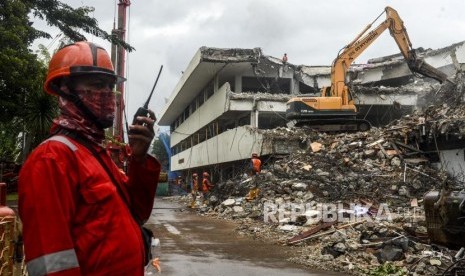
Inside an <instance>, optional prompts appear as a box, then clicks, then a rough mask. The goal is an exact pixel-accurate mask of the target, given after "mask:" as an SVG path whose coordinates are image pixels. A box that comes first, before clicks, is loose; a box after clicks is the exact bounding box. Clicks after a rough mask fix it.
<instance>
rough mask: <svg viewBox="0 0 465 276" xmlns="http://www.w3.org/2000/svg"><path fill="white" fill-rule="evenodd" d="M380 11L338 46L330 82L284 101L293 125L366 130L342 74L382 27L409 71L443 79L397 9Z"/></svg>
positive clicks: (380, 32) (367, 124)
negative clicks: (421, 55) (420, 55)
mask: <svg viewBox="0 0 465 276" xmlns="http://www.w3.org/2000/svg"><path fill="white" fill-rule="evenodd" d="M383 13H386V20H384V21H383V22H382V23H381V24H380V25H379V26H378V27H376V28H375V29H373V30H371V31H369V30H370V29H371V27H372V24H373V23H374V22H375V21H377V20H378V18H379V17H381V15H382V14H383ZM383 13H381V14H380V15H379V16H378V17H377V18H376V19H375V20H374V21H373V22H372V23H371V24H369V25H368V26H367V27H365V29H364V30H363V31H362V32H361V33H360V34H359V35H358V36H357V37H356V38H355V39H354V40H353V41H352V42H350V43H349V44H348V45H347V46H345V47H344V48H342V49H341V51H340V52H339V54H338V55H337V57H336V59H334V61H333V63H332V65H331V86H328V87H323V88H322V89H321V96H319V97H295V98H292V99H290V100H289V101H288V102H287V107H286V108H287V109H286V119H288V120H290V121H292V120H294V123H295V124H294V125H295V126H296V127H301V126H306V127H310V128H312V129H316V130H320V131H357V130H360V131H365V130H368V129H369V128H370V127H371V124H370V122H368V121H366V120H363V119H357V117H356V116H357V108H356V107H355V105H354V100H353V98H352V95H351V93H350V91H349V87H348V86H347V84H346V75H347V71H348V70H349V67H350V65H351V64H352V62H353V61H354V60H355V59H356V58H357V57H358V56H360V55H361V54H362V53H363V51H365V50H366V49H367V48H368V46H370V45H371V43H373V42H374V41H375V40H376V39H377V38H378V37H379V36H380V35H381V34H382V33H383V32H384V31H385V30H386V29H389V31H390V33H391V36H392V37H393V38H394V40H395V41H396V43H397V46H399V49H400V51H401V53H402V55H403V56H404V58H405V59H406V61H407V64H408V66H409V68H410V70H411V71H413V72H416V73H420V74H422V75H424V76H426V77H430V78H433V79H436V80H438V81H439V82H441V83H442V82H444V81H446V80H447V75H446V74H444V73H443V72H441V71H439V70H438V69H436V68H434V67H432V66H431V65H429V64H427V63H426V62H425V61H424V60H423V59H420V58H418V57H417V55H416V53H415V50H414V49H413V48H412V43H411V42H410V38H409V36H408V34H407V30H406V29H405V27H404V23H403V21H402V19H401V18H400V17H399V14H398V13H397V11H396V10H394V9H393V8H391V7H386V8H385V9H384V11H383ZM368 31H369V32H368Z"/></svg>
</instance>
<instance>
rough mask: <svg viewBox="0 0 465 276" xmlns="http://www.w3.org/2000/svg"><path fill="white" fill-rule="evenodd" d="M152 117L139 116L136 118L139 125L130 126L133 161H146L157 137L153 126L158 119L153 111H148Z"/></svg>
mask: <svg viewBox="0 0 465 276" xmlns="http://www.w3.org/2000/svg"><path fill="white" fill-rule="evenodd" d="M148 113H149V114H150V117H145V116H139V117H137V118H136V120H137V124H135V125H130V126H129V134H128V137H129V145H130V146H131V150H132V159H133V160H134V161H136V162H142V161H144V160H145V157H146V155H147V151H148V149H149V147H150V143H152V139H153V137H154V136H155V131H154V129H153V126H154V125H155V121H156V117H155V113H153V111H152V110H148Z"/></svg>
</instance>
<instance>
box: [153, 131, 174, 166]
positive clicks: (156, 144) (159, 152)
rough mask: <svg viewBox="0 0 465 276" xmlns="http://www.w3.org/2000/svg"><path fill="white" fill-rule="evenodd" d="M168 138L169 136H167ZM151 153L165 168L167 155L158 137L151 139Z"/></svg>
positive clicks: (167, 163) (167, 162)
mask: <svg viewBox="0 0 465 276" xmlns="http://www.w3.org/2000/svg"><path fill="white" fill-rule="evenodd" d="M168 140H169V136H168ZM152 154H153V155H154V156H155V157H157V159H158V161H160V163H161V164H162V166H163V167H164V168H165V169H168V165H169V161H170V160H169V157H168V154H167V153H166V150H165V147H164V146H163V142H162V141H161V139H160V137H157V138H155V139H154V140H153V144H152Z"/></svg>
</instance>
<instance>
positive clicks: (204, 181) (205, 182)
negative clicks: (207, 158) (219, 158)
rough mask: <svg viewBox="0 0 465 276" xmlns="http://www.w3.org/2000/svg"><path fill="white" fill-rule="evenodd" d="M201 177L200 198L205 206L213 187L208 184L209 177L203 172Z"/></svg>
mask: <svg viewBox="0 0 465 276" xmlns="http://www.w3.org/2000/svg"><path fill="white" fill-rule="evenodd" d="M202 176H203V179H202V197H203V202H204V204H205V203H207V198H208V196H209V195H210V190H211V189H213V187H214V185H213V184H212V183H211V182H210V175H209V174H208V173H207V172H203V174H202Z"/></svg>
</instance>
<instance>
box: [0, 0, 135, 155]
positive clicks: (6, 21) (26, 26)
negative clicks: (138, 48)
mask: <svg viewBox="0 0 465 276" xmlns="http://www.w3.org/2000/svg"><path fill="white" fill-rule="evenodd" d="M93 10H94V9H93V8H92V7H79V8H76V9H74V8H72V7H70V6H69V5H67V4H64V3H62V2H60V1H57V0H3V1H0V37H1V39H0V127H1V129H0V137H1V138H2V139H1V140H0V153H2V156H5V157H6V156H9V158H12V156H16V155H17V151H18V149H17V148H15V147H14V146H13V145H17V144H18V137H20V136H21V135H20V134H21V133H22V134H26V135H25V137H26V138H27V139H26V140H24V139H23V141H22V142H23V144H26V145H30V147H27V150H26V154H27V151H28V149H29V148H33V147H35V145H37V144H38V143H39V142H40V141H41V140H42V139H43V138H44V137H45V136H46V135H47V133H48V128H49V127H50V124H51V120H52V118H53V117H54V116H55V114H56V110H57V109H56V99H55V98H54V97H51V96H48V95H46V94H45V93H43V83H44V80H45V76H46V70H47V65H46V64H47V63H48V59H49V55H48V52H47V53H46V51H45V50H46V49H44V48H42V49H41V50H40V53H41V54H42V57H41V58H39V57H38V55H37V53H34V52H32V51H31V50H30V47H31V45H32V43H33V42H34V41H35V40H36V39H38V38H51V35H50V34H49V33H47V32H45V31H42V30H37V29H35V28H34V27H32V23H31V22H30V17H31V18H39V19H42V20H45V21H46V22H47V23H48V24H49V25H50V26H54V27H57V28H58V29H59V30H60V31H61V32H62V33H63V34H64V35H65V36H66V37H67V38H68V39H69V41H71V42H72V41H79V40H86V38H85V36H84V35H83V33H86V34H92V35H95V36H98V37H101V38H103V39H106V40H108V41H111V42H112V43H115V44H117V45H121V46H123V47H124V48H126V49H128V50H129V51H130V50H133V48H132V47H131V46H130V45H129V44H127V43H125V42H124V41H121V40H120V39H119V38H118V37H116V36H113V35H110V34H108V33H107V32H106V31H104V30H102V29H100V28H99V27H98V22H97V20H95V19H94V18H92V17H90V16H88V14H89V13H91V12H92V11H93Z"/></svg>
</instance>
